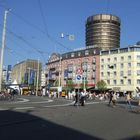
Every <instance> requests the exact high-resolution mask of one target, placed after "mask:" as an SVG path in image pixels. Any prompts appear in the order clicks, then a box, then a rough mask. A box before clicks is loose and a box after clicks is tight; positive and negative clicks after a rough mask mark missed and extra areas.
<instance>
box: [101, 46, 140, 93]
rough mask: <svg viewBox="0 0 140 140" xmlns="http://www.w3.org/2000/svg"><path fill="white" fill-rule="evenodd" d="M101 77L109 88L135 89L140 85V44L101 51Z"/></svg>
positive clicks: (120, 89)
mask: <svg viewBox="0 0 140 140" xmlns="http://www.w3.org/2000/svg"><path fill="white" fill-rule="evenodd" d="M100 79H101V80H104V81H105V82H106V83H107V87H108V88H111V89H114V90H119V91H135V89H136V87H139V86H140V45H134V46H129V47H127V48H120V49H117V48H116V49H111V50H108V51H101V52H100Z"/></svg>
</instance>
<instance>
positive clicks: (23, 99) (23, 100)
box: [15, 98, 30, 103]
mask: <svg viewBox="0 0 140 140" xmlns="http://www.w3.org/2000/svg"><path fill="white" fill-rule="evenodd" d="M18 99H20V100H22V101H16V102H15V103H24V102H29V101H30V100H28V99H25V98H18Z"/></svg>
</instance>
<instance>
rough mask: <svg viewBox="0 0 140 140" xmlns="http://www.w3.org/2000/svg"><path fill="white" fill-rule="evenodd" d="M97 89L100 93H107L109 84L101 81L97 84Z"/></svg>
mask: <svg viewBox="0 0 140 140" xmlns="http://www.w3.org/2000/svg"><path fill="white" fill-rule="evenodd" d="M97 88H98V90H100V91H105V90H106V89H107V84H106V82H105V81H104V80H101V81H99V82H98V83H97Z"/></svg>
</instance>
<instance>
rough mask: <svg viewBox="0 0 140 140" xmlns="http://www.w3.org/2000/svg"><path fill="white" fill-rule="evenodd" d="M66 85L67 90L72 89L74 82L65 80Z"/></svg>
mask: <svg viewBox="0 0 140 140" xmlns="http://www.w3.org/2000/svg"><path fill="white" fill-rule="evenodd" d="M66 84H67V90H72V89H73V85H74V82H73V81H72V80H67V82H66Z"/></svg>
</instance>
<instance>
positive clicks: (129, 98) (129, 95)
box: [126, 92, 132, 108]
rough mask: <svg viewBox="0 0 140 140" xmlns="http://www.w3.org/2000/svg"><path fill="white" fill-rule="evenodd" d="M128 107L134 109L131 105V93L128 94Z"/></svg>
mask: <svg viewBox="0 0 140 140" xmlns="http://www.w3.org/2000/svg"><path fill="white" fill-rule="evenodd" d="M126 106H129V107H130V108H132V105H131V94H130V92H128V93H127V94H126Z"/></svg>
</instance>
